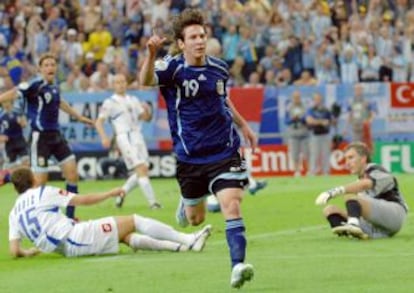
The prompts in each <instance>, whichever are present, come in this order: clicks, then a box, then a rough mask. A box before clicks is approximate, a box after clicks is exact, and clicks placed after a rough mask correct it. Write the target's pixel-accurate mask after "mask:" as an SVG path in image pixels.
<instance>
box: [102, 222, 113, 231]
mask: <svg viewBox="0 0 414 293" xmlns="http://www.w3.org/2000/svg"><path fill="white" fill-rule="evenodd" d="M102 231H104V233H109V232H111V231H112V226H111V224H110V223H105V224H102Z"/></svg>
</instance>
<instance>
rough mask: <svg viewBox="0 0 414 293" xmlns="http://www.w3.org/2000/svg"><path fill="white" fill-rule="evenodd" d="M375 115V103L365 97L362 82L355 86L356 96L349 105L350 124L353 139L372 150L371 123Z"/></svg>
mask: <svg viewBox="0 0 414 293" xmlns="http://www.w3.org/2000/svg"><path fill="white" fill-rule="evenodd" d="M374 115H375V112H374V109H373V105H372V104H371V103H369V102H368V101H367V100H366V99H365V98H364V88H363V86H362V84H356V85H355V86H354V97H353V99H350V101H349V106H348V125H349V126H350V128H351V130H352V141H361V142H364V143H365V144H366V146H367V147H368V148H369V149H370V150H371V151H372V136H371V123H372V119H373V117H374Z"/></svg>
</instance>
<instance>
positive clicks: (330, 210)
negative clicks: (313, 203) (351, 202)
mask: <svg viewBox="0 0 414 293" xmlns="http://www.w3.org/2000/svg"><path fill="white" fill-rule="evenodd" d="M340 212H341V211H340V210H339V208H338V207H336V206H334V205H327V206H326V207H325V208H324V209H323V211H322V213H323V215H324V216H325V217H328V216H329V215H332V214H339V213H340Z"/></svg>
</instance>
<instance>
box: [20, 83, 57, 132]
mask: <svg viewBox="0 0 414 293" xmlns="http://www.w3.org/2000/svg"><path fill="white" fill-rule="evenodd" d="M18 91H19V95H20V97H22V98H23V99H24V101H25V102H26V109H27V118H28V119H29V121H30V126H31V128H32V130H34V131H44V130H46V131H50V130H59V123H58V120H59V107H60V93H59V87H58V86H57V85H55V84H49V83H47V82H46V81H45V80H43V79H42V78H36V79H34V80H32V81H30V82H28V83H26V82H25V83H21V84H20V85H19V86H18Z"/></svg>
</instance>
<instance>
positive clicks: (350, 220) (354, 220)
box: [348, 217, 359, 226]
mask: <svg viewBox="0 0 414 293" xmlns="http://www.w3.org/2000/svg"><path fill="white" fill-rule="evenodd" d="M348 224H351V225H356V226H359V219H358V218H355V217H349V218H348Z"/></svg>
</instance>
